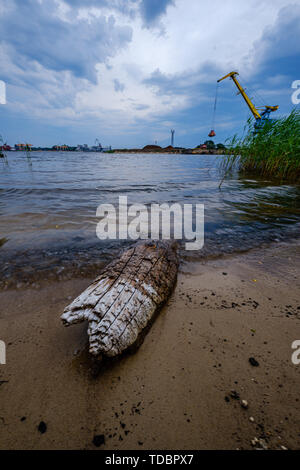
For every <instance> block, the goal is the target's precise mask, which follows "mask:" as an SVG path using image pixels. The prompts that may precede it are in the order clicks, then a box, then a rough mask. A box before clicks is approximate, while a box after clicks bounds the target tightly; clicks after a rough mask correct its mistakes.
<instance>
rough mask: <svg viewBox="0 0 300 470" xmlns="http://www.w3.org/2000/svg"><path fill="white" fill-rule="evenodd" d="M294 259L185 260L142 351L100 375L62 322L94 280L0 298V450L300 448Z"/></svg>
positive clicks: (279, 252) (79, 331)
mask: <svg viewBox="0 0 300 470" xmlns="http://www.w3.org/2000/svg"><path fill="white" fill-rule="evenodd" d="M299 261H300V243H299V240H298V241H294V242H292V243H284V244H276V245H272V246H269V247H267V248H260V249H253V250H251V251H250V252H247V253H244V254H235V255H228V256H226V257H222V258H218V259H213V260H203V261H197V262H195V263H191V262H184V263H183V264H182V266H181V271H180V273H179V276H178V281H177V286H176V288H175V291H174V293H173V295H172V297H171V298H170V300H169V301H168V303H167V305H166V306H165V307H164V308H163V309H162V311H161V312H160V314H159V316H158V318H157V319H156V321H155V323H154V325H153V326H152V328H151V330H150V331H149V333H148V335H147V336H146V338H145V340H144V342H143V344H142V345H141V347H140V348H139V350H138V351H136V353H135V354H133V355H126V356H124V357H122V358H120V360H118V361H116V362H115V363H113V364H111V365H108V366H107V367H106V368H105V369H104V370H102V371H101V372H100V374H99V375H98V377H97V378H95V377H93V375H92V374H91V370H90V369H91V362H90V359H89V358H88V356H87V354H86V350H85V344H86V339H87V335H86V325H84V324H83V325H76V326H73V327H72V328H63V326H62V325H61V322H60V318H59V317H60V314H61V313H62V311H63V308H64V307H65V306H66V305H67V304H68V303H70V300H72V299H73V298H75V297H76V296H77V295H78V294H79V293H80V292H82V290H84V289H85V288H86V287H87V286H88V285H89V284H90V282H91V281H92V280H93V278H92V277H90V278H86V279H72V280H67V281H61V282H50V283H46V285H42V286H41V287H40V288H36V289H32V288H27V289H25V288H24V289H18V290H16V291H14V292H15V293H16V295H12V290H8V291H3V292H1V293H0V300H1V305H2V309H1V314H0V331H1V339H2V340H4V341H5V342H6V344H7V364H6V365H5V366H1V368H0V383H1V381H7V382H3V383H2V384H1V386H0V396H1V400H0V416H1V419H0V448H1V449H72V448H74V449H95V446H94V444H93V438H94V436H95V435H103V436H104V440H105V443H104V444H103V445H102V446H101V447H100V449H104V450H109V449H112V450H117V449H120V450H121V449H124V450H125V449H131V450H132V449H176V448H177V449H178V448H181V449H189V448H194V449H237V448H238V449H252V448H253V446H252V443H251V442H252V441H253V440H255V438H257V439H258V441H259V443H256V441H254V442H255V445H254V448H255V447H257V448H261V446H263V447H266V448H269V449H281V448H282V447H281V446H283V448H289V449H299V448H300V438H299V419H300V402H299V398H298V389H299V379H300V366H295V365H293V364H292V362H291V355H292V349H291V344H292V342H293V341H295V340H297V339H300V332H299V331H300V330H299V320H300V295H299V292H300V290H299V287H300V286H299V274H300V262H299ZM298 332H299V333H298ZM250 357H254V358H255V359H256V360H257V361H258V362H259V366H258V367H252V366H251V364H250V363H249V358H250ZM233 392H234V393H233ZM237 396H239V397H240V398H239V399H237ZM241 400H246V401H247V402H248V409H244V408H242V406H241V403H240V402H241ZM24 418H25V419H24ZM250 418H253V420H254V421H252V420H250ZM41 421H44V422H45V423H46V425H47V431H46V432H45V433H44V434H41V433H40V432H39V431H38V425H39V423H40V422H41ZM260 440H261V441H260Z"/></svg>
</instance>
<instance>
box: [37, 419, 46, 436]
mask: <svg viewBox="0 0 300 470" xmlns="http://www.w3.org/2000/svg"><path fill="white" fill-rule="evenodd" d="M38 431H39V432H40V433H41V434H45V432H46V431H47V424H46V423H45V422H44V421H41V422H40V424H39V425H38Z"/></svg>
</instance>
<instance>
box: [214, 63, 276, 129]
mask: <svg viewBox="0 0 300 470" xmlns="http://www.w3.org/2000/svg"><path fill="white" fill-rule="evenodd" d="M237 75H239V74H238V72H230V73H229V74H227V75H225V77H223V78H220V79H219V80H218V83H220V82H222V81H223V80H225V79H226V78H231V79H232V80H233V81H234V83H235V85H236V87H237V89H238V90H239V93H240V94H241V95H242V97H243V98H244V100H245V101H246V103H247V105H248V107H249V109H250V111H251V113H252V114H253V116H254V118H255V119H256V121H261V120H262V119H265V118H268V117H269V114H270V113H271V112H273V111H277V109H278V107H279V106H265V107H264V110H263V112H262V113H261V114H260V113H259V111H258V109H257V108H256V107H255V106H254V104H253V103H252V101H251V99H250V98H249V96H248V95H247V93H246V91H245V89H244V88H243V87H242V85H241V84H240V82H239V81H238V79H237V78H236V76H237Z"/></svg>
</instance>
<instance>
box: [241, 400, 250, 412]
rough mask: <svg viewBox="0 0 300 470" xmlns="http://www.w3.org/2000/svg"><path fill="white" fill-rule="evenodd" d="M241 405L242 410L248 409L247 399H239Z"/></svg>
mask: <svg viewBox="0 0 300 470" xmlns="http://www.w3.org/2000/svg"><path fill="white" fill-rule="evenodd" d="M241 407H242V408H244V410H248V408H249V405H248V402H247V400H242V401H241Z"/></svg>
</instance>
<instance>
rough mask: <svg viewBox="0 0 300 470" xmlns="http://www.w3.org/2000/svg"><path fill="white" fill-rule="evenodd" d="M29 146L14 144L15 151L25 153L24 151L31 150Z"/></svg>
mask: <svg viewBox="0 0 300 470" xmlns="http://www.w3.org/2000/svg"><path fill="white" fill-rule="evenodd" d="M31 147H32V145H31V144H15V150H18V151H22V152H25V151H26V150H31Z"/></svg>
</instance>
